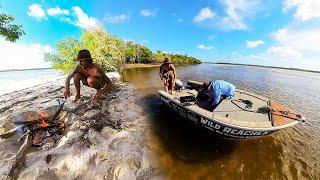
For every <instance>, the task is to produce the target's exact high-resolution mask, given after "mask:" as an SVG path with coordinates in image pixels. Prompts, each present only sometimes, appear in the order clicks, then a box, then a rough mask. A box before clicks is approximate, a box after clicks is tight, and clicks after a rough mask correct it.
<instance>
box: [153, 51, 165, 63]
mask: <svg viewBox="0 0 320 180" xmlns="http://www.w3.org/2000/svg"><path fill="white" fill-rule="evenodd" d="M152 57H153V60H154V62H155V63H162V62H163V61H164V58H165V57H166V55H165V54H164V53H163V52H162V51H159V50H158V51H157V52H156V53H154V54H153V55H152Z"/></svg>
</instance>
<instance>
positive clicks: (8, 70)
mask: <svg viewBox="0 0 320 180" xmlns="http://www.w3.org/2000/svg"><path fill="white" fill-rule="evenodd" d="M49 69H52V70H54V69H53V68H30V69H4V70H0V72H10V71H32V70H49Z"/></svg>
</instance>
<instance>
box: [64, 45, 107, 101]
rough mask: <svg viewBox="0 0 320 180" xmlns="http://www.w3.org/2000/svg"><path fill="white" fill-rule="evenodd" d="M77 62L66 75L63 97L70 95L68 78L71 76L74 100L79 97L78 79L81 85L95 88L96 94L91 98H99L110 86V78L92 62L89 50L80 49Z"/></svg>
mask: <svg viewBox="0 0 320 180" xmlns="http://www.w3.org/2000/svg"><path fill="white" fill-rule="evenodd" d="M76 60H77V61H78V64H77V65H76V67H75V68H74V69H73V70H72V71H71V73H70V74H69V75H68V76H67V78H66V82H65V91H64V94H63V95H64V98H68V97H69V96H70V88H69V86H70V80H71V78H73V81H74V85H75V87H76V96H75V99H74V102H76V101H77V100H79V99H80V81H81V82H82V84H83V85H86V86H89V87H92V88H95V89H96V90H97V92H96V94H95V95H94V96H93V97H92V99H93V100H97V99H100V98H101V97H102V95H103V94H104V93H105V92H107V91H108V90H109V89H111V87H112V82H111V80H110V79H109V78H108V77H107V76H106V74H105V73H104V71H103V70H102V68H101V67H100V66H98V65H97V64H95V63H93V59H92V58H91V54H90V51H89V50H86V49H83V50H80V51H79V53H78V56H77V59H76Z"/></svg>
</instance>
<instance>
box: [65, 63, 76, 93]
mask: <svg viewBox="0 0 320 180" xmlns="http://www.w3.org/2000/svg"><path fill="white" fill-rule="evenodd" d="M78 69H79V66H78V65H77V66H76V67H75V68H74V69H73V70H72V71H71V72H70V73H69V74H68V76H67V78H66V81H65V89H64V93H63V96H64V98H68V97H69V96H70V80H71V79H72V77H73V76H74V74H75V73H76V72H78Z"/></svg>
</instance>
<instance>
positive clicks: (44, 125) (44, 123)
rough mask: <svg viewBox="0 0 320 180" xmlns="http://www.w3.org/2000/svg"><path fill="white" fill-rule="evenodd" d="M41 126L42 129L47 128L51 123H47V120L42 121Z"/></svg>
mask: <svg viewBox="0 0 320 180" xmlns="http://www.w3.org/2000/svg"><path fill="white" fill-rule="evenodd" d="M39 124H40V126H41V127H47V126H49V122H47V121H45V120H41V121H40V122H39Z"/></svg>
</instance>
